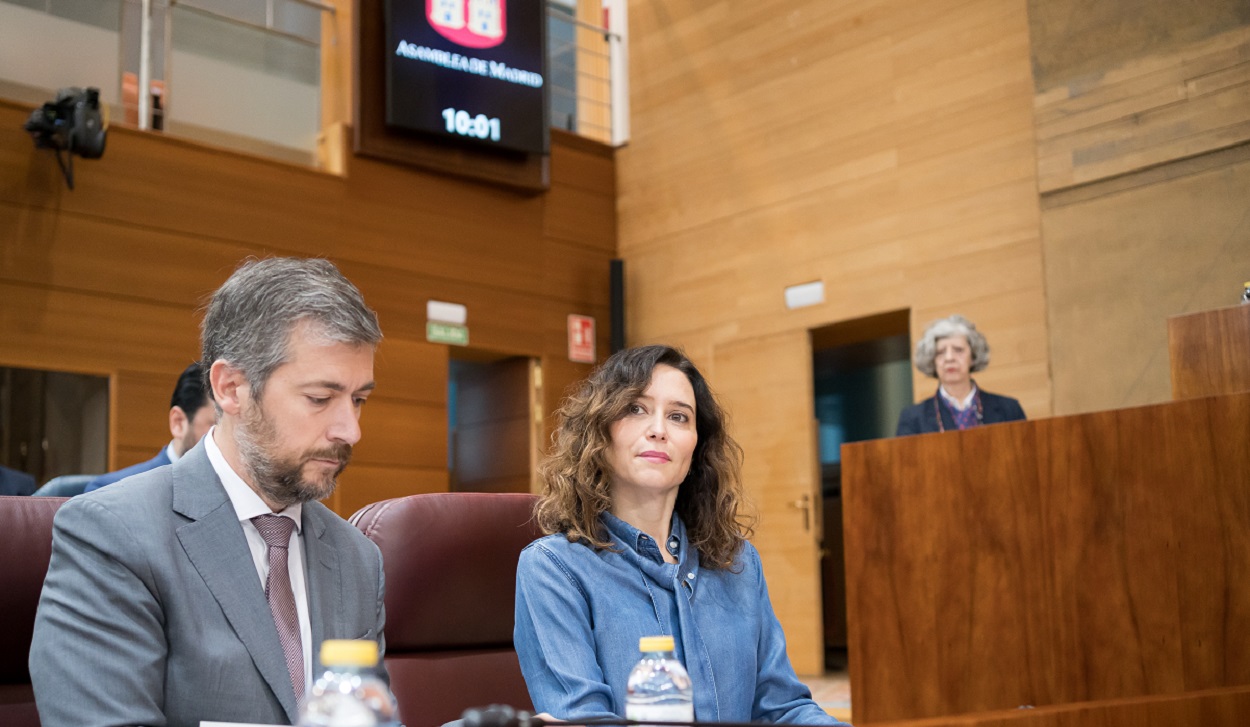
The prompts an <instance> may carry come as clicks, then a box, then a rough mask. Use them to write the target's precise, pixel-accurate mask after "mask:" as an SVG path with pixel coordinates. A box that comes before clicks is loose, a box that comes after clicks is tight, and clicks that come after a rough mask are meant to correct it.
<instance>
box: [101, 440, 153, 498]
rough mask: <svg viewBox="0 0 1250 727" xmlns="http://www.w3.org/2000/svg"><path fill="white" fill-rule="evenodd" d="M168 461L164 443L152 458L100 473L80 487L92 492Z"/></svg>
mask: <svg viewBox="0 0 1250 727" xmlns="http://www.w3.org/2000/svg"><path fill="white" fill-rule="evenodd" d="M169 463H170V460H169V445H168V444H166V445H165V446H164V447H161V451H160V453H159V454H157V455H156V456H155V457H153V458H152V459H149V460H148V461H147V462H140V463H139V464H132V465H130V466H129V467H123V468H122V469H119V470H117V471H116V472H109V473H106V474H102V475H100V476H99V477H97V478H95V479H94V480H92V481H90V482H88V483H87V486H86V487H84V488H82V491H83V492H94V491H95V490H98V489H100V488H101V487H104V486H105V485H111V484H113V483H114V482H120V481H121V480H124V479H126V478H127V477H130V476H131V475H137V474H140V473H143V472H147V471H148V470H154V469H156V468H157V467H163V466H165V465H167V464H169Z"/></svg>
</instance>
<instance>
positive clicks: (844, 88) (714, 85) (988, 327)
mask: <svg viewBox="0 0 1250 727" xmlns="http://www.w3.org/2000/svg"><path fill="white" fill-rule="evenodd" d="M1025 11H1026V3H1025V2H1024V0H1012V1H1011V2H1000V1H998V0H972V1H971V2H969V1H967V0H934V1H931V2H923V3H916V2H905V1H903V0H853V1H852V2H837V3H831V2H820V1H818V0H807V1H800V2H782V0H763V1H762V2H752V3H741V2H729V1H728V0H721V1H719V2H698V3H696V2H681V3H674V2H667V1H664V0H644V1H642V2H634V3H631V4H630V24H631V28H630V34H631V35H630V42H631V46H630V63H631V67H630V75H631V77H630V84H631V85H630V93H631V99H630V100H631V111H632V119H631V121H632V135H633V138H632V139H631V141H630V144H629V145H628V146H627V147H625V148H623V149H621V150H620V152H619V153H618V177H617V185H618V189H619V201H618V205H617V209H618V214H619V216H620V248H621V257H622V258H624V260H625V264H626V290H627V291H628V302H629V305H628V310H627V330H628V332H629V340H630V342H631V343H641V342H667V343H675V344H679V345H683V346H684V347H686V348H687V349H688V350H689V351H690V352H691V353H692V354H693V355H695V357H696V359H697V360H698V362H699V363H700V364H701V365H703V366H706V367H707V373H708V375H709V378H710V381H711V384H712V386H713V387H714V388H716V389H718V390H724V391H744V390H749V389H750V388H751V387H753V386H758V385H759V380H757V378H756V373H755V372H752V371H750V370H747V369H745V368H743V367H735V366H731V367H728V368H725V367H722V365H721V364H722V363H723V362H722V361H721V353H720V352H722V351H726V350H732V349H733V347H734V346H736V345H745V342H747V341H753V340H769V337H771V336H780V337H783V338H786V340H789V339H788V337H790V336H795V335H797V336H800V337H801V336H803V335H805V332H806V331H808V330H811V329H814V328H820V327H824V326H827V325H830V324H835V323H838V322H841V321H847V320H854V319H858V318H863V317H867V316H872V315H875V314H879V313H882V312H885V311H897V310H906V309H910V310H911V311H912V315H911V330H912V333H913V337H914V336H916V335H918V334H919V333H920V331H921V329H922V328H923V326H924V325H925V324H926V323H928V322H929V321H930V320H932V319H934V318H937V317H939V316H945V315H949V314H951V313H962V314H964V315H967V316H969V317H970V318H972V319H973V320H975V321H978V323H979V325H981V326H982V327H983V328H984V330H985V332H986V334H987V335H988V336H989V337H990V339H991V342H996V343H995V352H994V362H993V364H992V366H991V367H990V369H989V370H988V371H987V372H985V374H984V375H982V376H981V377H979V378H978V380H979V381H981V382H982V384H983V385H984V386H986V388H988V389H991V390H994V391H1000V392H1002V393H1004V394H1008V395H1018V396H1020V397H1022V398H1023V399H1024V400H1025V406H1026V407H1027V409H1028V414H1029V416H1031V417H1043V416H1047V415H1049V414H1050V410H1051V403H1050V381H1049V375H1048V370H1049V369H1048V367H1049V351H1048V345H1049V338H1048V336H1047V320H1046V303H1045V284H1044V279H1043V261H1042V250H1041V239H1040V216H1039V209H1038V198H1037V188H1036V141H1035V139H1034V134H1033V124H1034V121H1033V96H1034V89H1033V83H1032V75H1031V70H1030V63H1029V60H1030V59H1029V34H1028V19H1027V17H1026V12H1025ZM812 280H821V281H823V282H824V284H825V300H824V302H823V303H821V304H818V305H815V306H812V307H809V308H803V309H800V310H793V311H791V310H787V309H786V307H785V305H784V301H783V290H784V288H785V287H786V286H788V285H793V284H797V283H804V282H809V281H812ZM800 348H801V347H786V348H784V349H781V350H779V351H777V352H776V355H777V356H778V357H786V360H784V361H781V360H779V361H778V362H777V365H778V366H779V367H781V368H783V369H784V370H787V371H793V372H794V374H793V375H794V376H797V377H799V378H802V377H803V376H807V377H808V378H809V379H810V377H811V369H810V366H811V364H810V361H808V360H801V357H802V356H803V354H802V353H800ZM796 356H797V357H800V358H799V359H795V358H794V357H796ZM804 372H806V373H804ZM810 383H811V382H810V381H808V383H807V385H806V387H804V386H798V385H797V383H796V384H795V385H793V386H786V387H784V388H782V389H780V390H778V391H775V392H767V393H768V394H769V395H763V394H761V395H758V396H749V397H739V398H737V401H739V402H741V403H740V404H735V406H734V409H733V411H732V414H733V417H734V420H735V422H736V423H737V424H736V430H735V431H738V432H745V431H748V429H749V427H750V425H747V424H744V422H758V421H771V422H784V424H779V425H778V426H784V427H787V429H786V430H785V431H786V432H787V434H788V436H789V437H790V438H794V437H800V436H804V435H803V434H802V433H801V432H802V431H804V427H805V425H806V422H804V421H796V420H794V419H792V418H787V417H784V416H782V414H784V413H788V412H795V411H800V410H807V411H810V410H811V407H812V402H811V401H809V400H805V399H804V398H803V397H809V398H810V396H811V394H810V390H809V389H810ZM931 386H932V383H931V380H924V382H923V386H917V389H916V395H917V397H918V398H920V397H926V396H929V395H930V394H931V393H932V391H931V388H930V387H931ZM750 431H754V430H753V429H751V430H750ZM783 439H784V438H783ZM741 443H742V445H743V447H744V448H745V451H746V461H747V464H748V467H764V468H765V469H763V470H751V471H752V472H756V473H757V474H755V475H754V476H755V477H762V476H764V475H763V474H759V473H760V472H767V471H768V470H767V466H769V465H768V463H772V462H774V461H776V460H778V459H780V458H782V457H784V456H785V455H786V454H787V453H793V452H792V450H791V449H789V448H787V446H786V445H784V444H783V443H781V442H777V441H773V440H771V439H764V438H759V437H750V438H747V437H744V438H743V439H742V440H741ZM811 456H813V457H814V456H815V455H814V454H813V455H811ZM753 462H754V463H756V464H755V465H752V463H753ZM814 465H815V462H814V461H812V462H794V463H790V464H789V465H788V466H789V467H792V468H804V467H809V466H813V467H814ZM774 485H775V483H774V482H772V481H768V480H766V481H761V482H749V483H748V486H750V487H752V488H755V489H754V490H753V491H754V492H757V493H758V494H759V496H760V498H761V500H762V502H761V506H762V507H763V508H764V510H765V511H766V512H784V509H783V507H782V506H783V505H784V503H783V501H782V500H781V499H780V498H781V497H782V494H780V493H781V488H778V489H777V491H776V492H774V491H773V489H772V488H773V486H774ZM762 552H763V553H764V557H765V560H766V562H768V560H769V559H770V558H774V557H782V556H781V551H778V552H776V553H774V552H770V551H769V549H768V548H764V550H763V551H762ZM809 578H810V577H809V576H795V577H792V578H791V577H787V575H786V572H785V571H784V570H782V569H780V568H775V569H774V570H773V572H771V573H770V579H771V580H770V584H771V586H772V592H773V593H774V594H777V593H779V592H785V591H787V590H789V589H795V592H796V593H803V592H805V590H804V589H807V588H809V587H810V586H811V585H812V584H811V582H810V580H806V579H809ZM781 620H782V623H783V626H784V627H785V629H786V631H787V635H788V636H789V637H790V639H791V641H792V642H793V643H801V644H803V646H802V649H806V648H807V646H808V640H809V638H815V637H809V635H811V634H819V633H820V629H819V622H815V623H800V621H803V620H804V618H803V617H792V616H790V615H788V614H782V615H781ZM792 656H793V654H792ZM813 661H815V660H813V659H810V658H807V657H803V659H802V661H800V660H798V659H796V661H795V663H796V666H800V665H801V666H800V669H801V670H805V669H806V670H819V669H820V668H821V665H820V664H818V663H816V664H813V663H812V662H813Z"/></svg>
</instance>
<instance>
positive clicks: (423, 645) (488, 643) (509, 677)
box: [351, 493, 542, 727]
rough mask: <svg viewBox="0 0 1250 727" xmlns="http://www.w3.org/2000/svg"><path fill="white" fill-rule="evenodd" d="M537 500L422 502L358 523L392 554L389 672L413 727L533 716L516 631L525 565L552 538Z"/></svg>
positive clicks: (432, 497) (466, 497)
mask: <svg viewBox="0 0 1250 727" xmlns="http://www.w3.org/2000/svg"><path fill="white" fill-rule="evenodd" d="M535 499H536V498H535V497H534V496H533V495H525V494H493V493H490V494H488V493H436V494H427V495H412V496H409V497H401V498H397V499H394V500H386V501H383V502H379V503H375V504H373V505H369V506H368V507H366V508H364V509H362V510H361V511H360V512H357V513H356V514H355V515H353V516H352V519H351V521H352V522H353V523H354V524H355V525H356V527H358V528H360V530H361V532H363V533H364V534H365V535H367V536H368V537H369V538H370V539H371V540H373V542H375V543H377V545H378V547H379V548H380V549H381V550H382V561H383V568H384V570H385V571H386V668H387V671H389V672H390V676H391V689H392V690H393V691H394V692H395V698H396V700H397V701H398V702H399V711H400V716H401V718H402V719H403V721H404V723H405V724H406V725H408V727H429V726H430V725H441V724H443V723H444V722H448V721H450V720H453V719H457V718H459V717H460V715H461V713H462V712H463V711H464V710H465V709H467V708H469V707H481V706H486V705H489V704H508V705H511V706H513V707H517V708H518V709H520V708H524V709H531V706H530V699H529V692H528V691H527V690H526V688H525V681H524V679H522V677H521V667H520V665H519V664H518V662H517V657H516V650H515V649H514V648H513V646H512V621H513V604H514V602H515V597H516V564H517V558H518V557H519V556H520V554H521V550H522V549H523V548H524V547H525V546H526V545H528V544H529V543H530V542H531V541H533V540H534V539H535V538H538V537H540V536H541V534H542V533H540V532H539V530H538V528H537V526H536V525H535V524H534V522H533V517H532V515H533V507H534V502H535Z"/></svg>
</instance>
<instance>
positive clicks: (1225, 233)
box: [991, 147, 1250, 414]
mask: <svg viewBox="0 0 1250 727" xmlns="http://www.w3.org/2000/svg"><path fill="white" fill-rule="evenodd" d="M1199 162H1202V163H1201V164H1199ZM1247 200H1250V147H1242V148H1240V149H1236V150H1230V151H1228V152H1221V153H1219V154H1212V155H1207V156H1206V157H1204V158H1202V159H1199V160H1193V161H1192V163H1189V164H1185V163H1175V164H1170V165H1167V166H1166V167H1162V168H1159V169H1156V170H1153V171H1152V172H1143V173H1140V174H1137V175H1133V176H1132V177H1130V178H1124V179H1121V180H1119V186H1116V185H1115V184H1112V183H1111V182H1106V183H1101V184H1099V185H1094V186H1092V187H1089V188H1087V189H1084V190H1073V191H1071V192H1067V193H1060V194H1058V195H1053V196H1051V197H1048V199H1047V204H1046V206H1045V209H1044V210H1043V213H1042V229H1043V234H1044V239H1045V244H1044V249H1045V253H1046V254H1045V261H1046V262H1045V265H1046V280H1047V284H1046V288H1047V298H1048V300H1047V302H1048V307H1049V309H1050V330H1051V345H1050V351H1051V370H1052V374H1053V377H1054V406H1055V412H1056V413H1065V414H1066V413H1077V412H1085V411H1097V410H1099V409H1110V408H1115V407H1122V406H1137V405H1142V404H1150V403H1155V402H1162V401H1168V400H1169V399H1171V398H1172V391H1171V379H1170V374H1169V371H1168V349H1167V319H1168V317H1169V316H1173V315H1178V314H1182V313H1196V312H1198V311H1203V310H1209V309H1212V308H1218V307H1223V306H1226V305H1232V304H1234V303H1236V302H1237V301H1238V300H1239V299H1240V295H1241V288H1242V283H1243V282H1244V281H1245V279H1246V277H1247V276H1246V267H1245V262H1246V260H1250V228H1248V227H1247V217H1246V215H1247V212H1250V202H1248V201H1247ZM991 370H992V369H991ZM1030 413H1031V412H1030Z"/></svg>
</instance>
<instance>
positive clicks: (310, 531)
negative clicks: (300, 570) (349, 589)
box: [303, 502, 351, 674]
mask: <svg viewBox="0 0 1250 727" xmlns="http://www.w3.org/2000/svg"><path fill="white" fill-rule="evenodd" d="M326 512H327V511H326V509H325V507H324V506H322V505H321V504H320V503H316V502H308V503H304V524H303V530H304V568H305V569H306V570H307V575H308V619H309V621H311V622H312V623H311V624H310V625H311V626H312V641H313V643H312V658H313V664H314V665H319V664H320V663H321V642H322V641H324V640H326V639H327V638H351V637H350V636H344V633H343V625H342V624H340V623H339V621H338V619H339V618H340V617H341V616H342V615H343V590H342V583H341V582H340V579H339V576H338V573H339V569H338V557H339V556H338V550H337V549H336V548H335V547H334V544H333V543H332V542H331V540H332V537H331V536H330V535H328V534H327V530H326V521H325V518H326V516H327V515H326ZM327 624H329V628H328V629H327ZM314 674H315V671H314Z"/></svg>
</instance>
